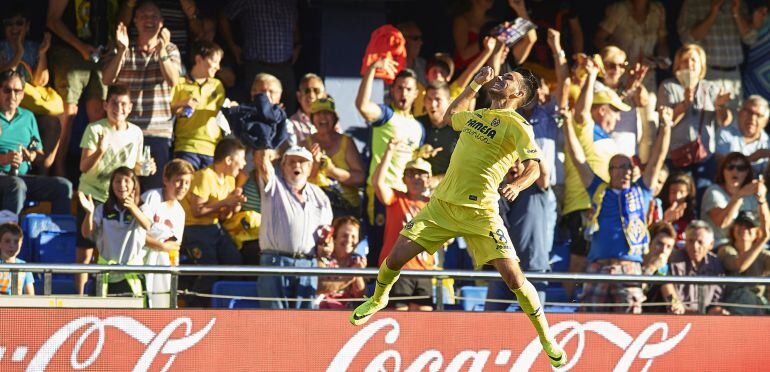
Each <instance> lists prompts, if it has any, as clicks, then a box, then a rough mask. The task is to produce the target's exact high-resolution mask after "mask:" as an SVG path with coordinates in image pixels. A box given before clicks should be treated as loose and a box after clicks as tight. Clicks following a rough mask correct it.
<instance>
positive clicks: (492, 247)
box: [401, 199, 519, 269]
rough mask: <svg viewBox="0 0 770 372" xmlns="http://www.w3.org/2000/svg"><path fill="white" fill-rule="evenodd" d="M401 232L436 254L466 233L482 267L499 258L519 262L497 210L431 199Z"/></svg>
mask: <svg viewBox="0 0 770 372" xmlns="http://www.w3.org/2000/svg"><path fill="white" fill-rule="evenodd" d="M401 235H403V236H405V237H407V238H409V239H411V240H412V241H414V242H416V243H417V244H419V245H421V246H422V247H423V248H425V250H426V251H427V252H428V253H430V254H433V253H436V251H437V250H438V249H439V247H441V246H442V245H443V244H444V243H445V242H446V241H447V240H449V239H452V238H455V237H457V236H462V237H463V238H465V240H466V241H467V242H468V252H469V253H470V255H471V258H472V259H473V263H474V266H476V268H477V269H478V268H481V266H483V265H484V264H486V263H487V262H489V261H491V260H494V259H497V258H510V259H514V260H516V261H519V258H518V257H517V256H516V251H515V250H514V249H513V245H512V244H511V238H510V237H509V236H508V230H507V229H506V228H505V225H504V224H503V219H502V218H501V217H500V215H499V214H498V213H497V211H494V210H487V209H478V208H471V207H462V206H459V205H454V204H450V203H447V202H445V201H443V200H439V199H431V200H430V202H428V204H427V205H426V206H425V208H423V209H422V210H421V211H420V213H418V214H417V216H415V217H414V219H412V221H410V222H409V223H407V224H406V226H404V229H403V230H401Z"/></svg>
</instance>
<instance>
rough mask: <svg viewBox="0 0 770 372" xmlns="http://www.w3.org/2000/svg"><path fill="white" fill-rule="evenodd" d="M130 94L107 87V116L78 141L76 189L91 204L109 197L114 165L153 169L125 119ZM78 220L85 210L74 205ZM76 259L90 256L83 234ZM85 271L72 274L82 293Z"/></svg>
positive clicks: (138, 131)
mask: <svg viewBox="0 0 770 372" xmlns="http://www.w3.org/2000/svg"><path fill="white" fill-rule="evenodd" d="M131 109H132V105H131V98H130V95H129V92H128V89H126V88H125V87H123V86H119V85H113V86H110V87H109V89H108V90H107V100H106V101H105V102H104V111H106V112H107V118H105V119H101V120H99V121H96V122H94V123H91V124H89V125H88V127H86V130H85V132H84V133H83V138H82V140H81V141H80V148H81V149H82V151H81V153H80V172H82V173H81V174H80V182H79V186H78V191H79V192H82V193H84V194H85V195H89V196H90V197H91V198H92V200H93V203H94V205H95V206H99V205H102V204H104V203H105V202H106V201H107V198H108V197H109V189H110V177H112V173H113V172H114V171H115V169H118V168H119V167H127V168H129V169H132V170H133V171H134V172H135V173H139V172H140V171H141V170H142V167H143V166H144V167H145V169H146V170H147V171H148V172H150V171H154V167H155V164H154V163H153V162H152V159H149V160H148V161H147V164H144V160H143V159H142V157H141V156H142V149H143V148H144V138H143V137H142V130H141V129H139V127H138V126H136V125H134V124H132V123H129V122H128V120H127V119H128V116H129V115H130V113H131ZM77 217H78V223H79V224H81V225H82V224H83V220H84V218H85V217H86V213H85V210H84V209H83V208H82V206H78V213H77ZM77 247H78V249H77V254H76V260H77V261H76V262H78V263H83V264H89V263H91V259H92V258H93V249H94V247H95V243H94V242H93V241H92V240H90V239H88V238H87V237H86V236H84V235H79V236H78V239H77ZM86 280H88V274H85V273H82V274H76V276H75V288H76V289H77V290H78V293H80V294H83V291H84V288H85V284H86Z"/></svg>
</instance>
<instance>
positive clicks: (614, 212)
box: [588, 176, 652, 262]
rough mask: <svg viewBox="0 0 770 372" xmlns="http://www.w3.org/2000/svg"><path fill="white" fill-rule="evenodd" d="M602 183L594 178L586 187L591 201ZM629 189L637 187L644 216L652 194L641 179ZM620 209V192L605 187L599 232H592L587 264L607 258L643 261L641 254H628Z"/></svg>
mask: <svg viewBox="0 0 770 372" xmlns="http://www.w3.org/2000/svg"><path fill="white" fill-rule="evenodd" d="M603 182H604V181H602V180H601V178H599V177H597V176H594V180H593V181H592V182H591V186H588V195H589V196H590V197H591V200H593V197H594V193H596V190H597V189H598V188H599V185H601V184H602V183H603ZM631 187H638V188H639V190H640V191H641V194H642V213H643V215H644V216H646V215H647V210H648V209H649V205H650V200H652V192H651V191H650V189H649V188H648V187H647V186H646V185H645V184H644V182H643V181H642V178H641V177H640V178H639V179H638V180H636V182H634V183H633V184H632V185H631ZM620 207H621V204H620V191H619V190H613V189H611V188H609V187H607V189H606V190H605V194H604V199H603V200H602V205H601V211H600V212H599V217H598V223H599V230H598V231H596V232H594V234H593V238H592V239H591V249H590V250H589V251H588V262H594V261H596V260H603V259H609V258H614V259H619V260H626V261H636V262H642V261H643V257H642V253H640V254H633V255H632V254H629V251H630V248H629V246H628V241H626V236H625V234H624V233H623V223H622V221H621V219H620Z"/></svg>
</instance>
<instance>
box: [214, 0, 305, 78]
mask: <svg viewBox="0 0 770 372" xmlns="http://www.w3.org/2000/svg"><path fill="white" fill-rule="evenodd" d="M224 13H225V15H226V16H227V18H229V19H231V20H237V21H238V24H239V25H240V31H241V32H242V33H243V34H242V38H243V39H242V40H243V59H245V60H248V61H259V62H266V63H283V62H286V61H289V60H290V59H291V57H292V54H293V53H294V28H295V26H296V24H297V4H296V1H294V0H259V1H257V0H233V1H230V3H228V4H227V6H226V7H225V9H224Z"/></svg>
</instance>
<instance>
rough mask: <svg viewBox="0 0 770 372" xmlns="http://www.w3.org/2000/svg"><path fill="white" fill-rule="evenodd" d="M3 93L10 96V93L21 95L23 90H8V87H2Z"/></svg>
mask: <svg viewBox="0 0 770 372" xmlns="http://www.w3.org/2000/svg"><path fill="white" fill-rule="evenodd" d="M3 93H5V94H11V93H14V94H22V93H24V89H13V88H8V87H3Z"/></svg>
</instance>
